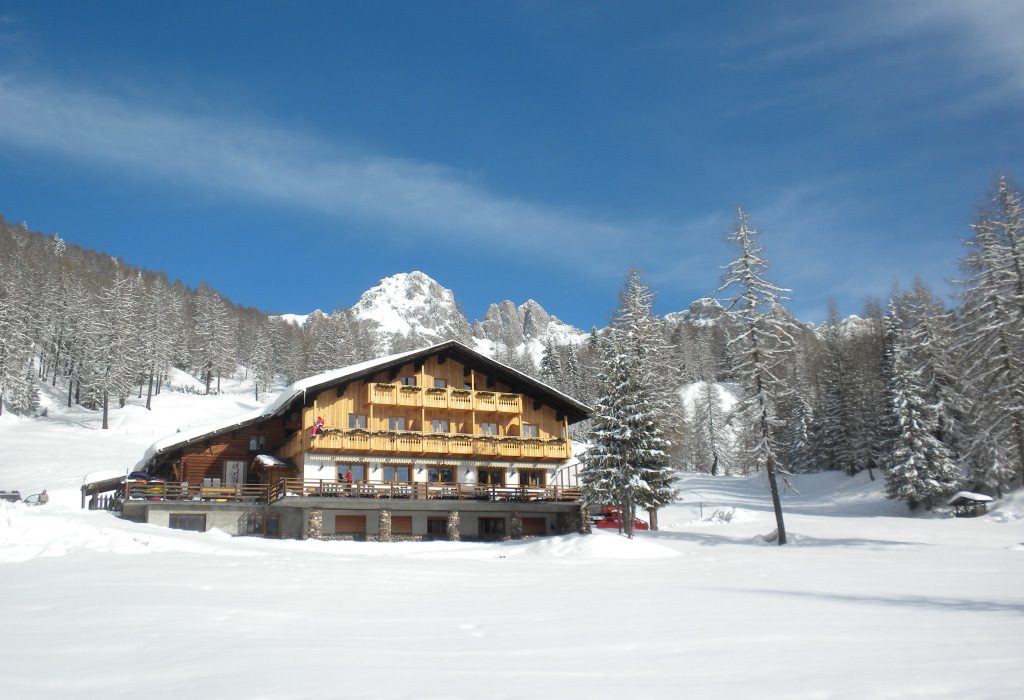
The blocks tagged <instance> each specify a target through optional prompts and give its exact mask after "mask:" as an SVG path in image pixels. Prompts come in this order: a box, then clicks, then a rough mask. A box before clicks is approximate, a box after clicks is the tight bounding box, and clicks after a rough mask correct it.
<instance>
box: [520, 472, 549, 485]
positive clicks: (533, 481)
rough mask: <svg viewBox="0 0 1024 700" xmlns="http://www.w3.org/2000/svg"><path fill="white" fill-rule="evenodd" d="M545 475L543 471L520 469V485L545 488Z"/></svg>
mask: <svg viewBox="0 0 1024 700" xmlns="http://www.w3.org/2000/svg"><path fill="white" fill-rule="evenodd" d="M544 477H545V473H544V470H543V469H520V470H519V483H520V484H521V485H523V486H540V487H542V486H544V482H545V479H544Z"/></svg>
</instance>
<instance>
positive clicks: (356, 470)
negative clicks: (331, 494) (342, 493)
mask: <svg viewBox="0 0 1024 700" xmlns="http://www.w3.org/2000/svg"><path fill="white" fill-rule="evenodd" d="M349 469H351V470H352V482H353V483H355V482H357V481H366V465H365V464H339V465H338V481H344V480H345V472H347V471H348V470H349Z"/></svg>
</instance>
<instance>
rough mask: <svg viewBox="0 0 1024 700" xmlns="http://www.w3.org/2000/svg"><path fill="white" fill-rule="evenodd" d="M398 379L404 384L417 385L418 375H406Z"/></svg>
mask: <svg viewBox="0 0 1024 700" xmlns="http://www.w3.org/2000/svg"><path fill="white" fill-rule="evenodd" d="M398 381H400V382H401V383H402V386H416V377H412V376H405V377H399V379H398Z"/></svg>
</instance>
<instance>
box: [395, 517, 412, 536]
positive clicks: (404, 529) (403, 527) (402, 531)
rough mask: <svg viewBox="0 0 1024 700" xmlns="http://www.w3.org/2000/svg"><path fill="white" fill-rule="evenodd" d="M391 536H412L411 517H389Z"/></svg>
mask: <svg viewBox="0 0 1024 700" xmlns="http://www.w3.org/2000/svg"><path fill="white" fill-rule="evenodd" d="M391 534H392V535H411V534H412V516H411V515H392V516H391Z"/></svg>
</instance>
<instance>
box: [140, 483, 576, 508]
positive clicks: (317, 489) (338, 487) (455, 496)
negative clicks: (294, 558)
mask: <svg viewBox="0 0 1024 700" xmlns="http://www.w3.org/2000/svg"><path fill="white" fill-rule="evenodd" d="M122 497H123V498H124V500H125V501H135V502H139V501H193V502H203V503H232V504H239V503H243V504H245V503H248V504H265V503H274V502H276V501H279V500H281V499H282V498H407V499H418V500H456V501H463V500H477V501H578V500H579V499H580V490H579V488H577V487H574V486H496V485H495V486H490V485H486V484H459V483H423V482H382V481H356V482H351V483H350V482H347V481H331V480H318V481H313V480H302V479H279V480H278V481H276V482H275V483H273V484H245V485H238V486H214V487H209V486H200V485H199V484H187V483H183V482H162V481H128V482H126V483H125V485H124V491H123V494H122Z"/></svg>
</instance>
